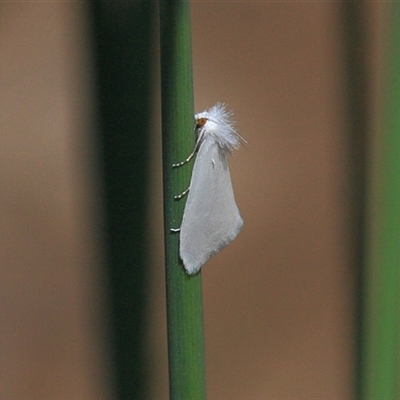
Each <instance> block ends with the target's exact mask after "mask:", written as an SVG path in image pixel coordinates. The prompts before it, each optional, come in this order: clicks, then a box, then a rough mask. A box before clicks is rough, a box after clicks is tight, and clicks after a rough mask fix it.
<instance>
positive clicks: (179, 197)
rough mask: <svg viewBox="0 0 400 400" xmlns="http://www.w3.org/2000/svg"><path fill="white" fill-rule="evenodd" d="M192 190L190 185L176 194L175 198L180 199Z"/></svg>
mask: <svg viewBox="0 0 400 400" xmlns="http://www.w3.org/2000/svg"><path fill="white" fill-rule="evenodd" d="M189 190H190V187H188V188H187V189H186V190H185V191H183V192H182V193H181V194H178V195H177V196H174V200H180V199H181V198H182V197H183V196H185V194H187V193H188V192H189Z"/></svg>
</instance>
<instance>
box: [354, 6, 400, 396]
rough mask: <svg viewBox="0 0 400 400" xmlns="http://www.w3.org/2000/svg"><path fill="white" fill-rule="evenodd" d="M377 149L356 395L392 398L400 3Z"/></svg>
mask: <svg viewBox="0 0 400 400" xmlns="http://www.w3.org/2000/svg"><path fill="white" fill-rule="evenodd" d="M390 9H391V11H392V13H391V16H390V18H391V24H390V28H389V36H388V44H389V45H388V47H387V48H388V52H389V53H388V55H387V56H388V57H387V68H386V71H385V72H386V76H385V82H384V83H385V92H384V93H385V96H384V104H383V121H382V123H381V126H382V135H381V138H380V142H381V143H380V146H379V147H380V149H379V150H380V152H379V155H378V156H377V157H376V162H375V163H374V170H373V174H374V182H373V190H372V204H371V212H372V213H371V214H372V215H371V220H370V227H371V229H370V235H369V239H368V245H369V246H368V253H367V256H368V260H367V261H368V262H367V275H366V288H365V292H366V295H367V297H366V302H365V319H364V334H363V338H364V341H363V353H364V354H363V365H362V372H363V373H362V380H361V385H362V387H361V399H362V400H376V399H385V400H391V399H393V400H395V399H399V398H400V393H399V387H400V385H399V380H400V368H399V366H400V365H399V362H400V360H399V352H400V348H399V339H400V111H399V110H400V8H399V7H398V5H397V4H393V5H391V6H390Z"/></svg>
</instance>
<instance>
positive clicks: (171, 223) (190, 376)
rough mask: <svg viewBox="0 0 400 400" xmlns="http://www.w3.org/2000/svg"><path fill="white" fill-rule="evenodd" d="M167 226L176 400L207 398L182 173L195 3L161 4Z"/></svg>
mask: <svg viewBox="0 0 400 400" xmlns="http://www.w3.org/2000/svg"><path fill="white" fill-rule="evenodd" d="M159 4H160V23H161V27H160V35H161V87H162V132H163V171H164V175H163V180H164V226H165V262H166V290H167V324H168V354H169V379H170V398H171V399H172V400H177V399H180V400H189V399H190V400H197V399H199V400H200V399H205V398H206V387H205V363H204V333H203V309H202V291H201V290H202V289H201V274H200V273H199V274H196V275H194V276H189V275H187V274H186V272H185V271H184V268H183V265H182V261H181V260H180V258H179V233H173V232H171V228H179V227H180V224H181V220H182V215H183V210H184V205H185V202H186V197H184V198H182V199H180V200H174V196H175V195H178V194H180V193H182V192H183V191H184V190H185V189H187V188H188V187H189V183H190V176H191V171H192V166H193V164H192V162H190V163H187V164H185V165H184V166H182V167H179V168H172V164H174V163H177V162H180V161H183V160H184V159H186V158H187V156H188V155H189V154H190V153H191V152H192V150H193V148H194V142H195V134H194V117H193V115H194V110H193V78H192V60H191V57H192V55H191V29H190V3H189V2H188V1H181V0H179V1H176V0H175V1H173V0H169V1H160V3H159Z"/></svg>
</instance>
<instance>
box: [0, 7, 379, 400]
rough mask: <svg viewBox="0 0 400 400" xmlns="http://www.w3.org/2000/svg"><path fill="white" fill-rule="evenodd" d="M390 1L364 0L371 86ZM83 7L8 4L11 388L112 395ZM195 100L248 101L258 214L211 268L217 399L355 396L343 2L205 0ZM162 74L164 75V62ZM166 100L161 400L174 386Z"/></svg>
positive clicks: (2, 86) (154, 391)
mask: <svg viewBox="0 0 400 400" xmlns="http://www.w3.org/2000/svg"><path fill="white" fill-rule="evenodd" d="M385 7H386V6H385V5H384V4H383V3H369V4H365V12H366V13H365V16H364V17H365V23H366V26H367V31H366V33H367V44H368V47H367V56H368V57H367V59H368V65H367V68H368V71H369V77H370V85H371V88H375V87H376V86H377V79H378V71H379V68H380V63H381V58H382V57H381V52H380V48H381V46H380V43H381V42H382V40H381V37H382V32H383V26H384V17H385ZM86 13H87V9H86V7H85V6H84V4H83V3H79V2H54V3H51V2H43V3H38V2H32V3H22V2H21V3H13V2H9V3H4V2H3V3H1V5H0V93H1V97H0V138H1V139H0V140H1V142H0V180H1V189H0V235H1V241H0V246H1V249H0V257H1V265H0V285H1V287H0V357H1V358H0V399H11V398H13V399H100V398H104V399H107V398H111V397H112V396H111V393H112V389H111V388H110V387H111V385H110V384H109V381H110V379H109V378H107V377H108V376H109V373H110V365H109V363H108V361H107V360H108V352H107V348H106V347H107V346H105V344H104V337H105V335H106V334H105V331H106V330H105V325H106V323H105V322H104V319H106V317H105V312H104V310H103V306H104V303H105V302H106V301H107V300H106V298H105V296H104V292H103V290H102V288H103V284H102V282H103V277H102V275H101V273H100V272H99V269H98V266H99V265H101V263H102V262H103V261H102V260H103V254H102V251H101V249H100V248H99V243H100V241H99V239H98V230H99V226H100V225H101V224H99V207H98V202H97V198H98V196H99V189H98V187H97V186H96V182H97V179H98V177H97V175H96V167H95V165H96V164H95V163H93V160H94V159H95V158H96V156H95V154H94V147H93V144H92V143H91V140H90V138H91V135H90V134H88V132H93V130H94V125H93V115H94V110H93V104H92V102H91V100H92V96H93V94H92V90H93V77H92V72H91V68H90V67H91V58H90V57H91V50H90V41H89V33H88V27H87V24H86V18H87V14H86ZM192 21H193V52H194V53H193V56H194V77H195V106H196V111H202V110H203V109H204V108H206V107H209V106H212V105H213V104H215V103H216V102H218V101H221V102H225V103H227V105H228V107H229V108H231V109H233V110H234V112H235V118H236V119H237V126H238V130H239V132H240V134H241V135H242V136H243V137H244V138H245V139H246V140H247V141H248V145H247V148H242V149H241V150H240V151H239V152H236V153H235V155H234V157H233V158H231V160H230V166H231V173H232V179H233V184H234V189H235V195H236V198H237V203H238V205H239V208H240V210H241V213H242V215H243V218H244V221H245V227H244V229H243V231H242V233H241V234H240V235H239V237H238V238H237V240H236V241H235V242H233V243H232V244H231V245H230V246H228V247H227V248H226V249H225V250H223V251H222V252H221V253H220V254H218V255H217V256H215V257H214V258H213V259H212V260H211V261H210V262H209V263H207V265H206V266H205V267H204V268H203V284H204V306H205V309H204V312H205V329H206V361H207V382H208V395H209V399H211V400H212V399H215V400H216V399H224V400H225V399H230V400H231V399H232V400H233V399H241V400H242V399H243V400H244V399H246V400H248V399H251V400H253V399H255V400H258V399H260V400H261V399H279V400H287V399H330V400H331V399H338V400H339V399H340V400H347V399H349V400H350V399H351V398H353V397H352V396H353V385H354V368H355V361H354V359H355V350H354V348H355V343H354V334H355V320H354V313H355V306H354V298H355V294H354V292H355V282H354V276H355V274H354V266H353V265H352V260H353V252H354V249H353V247H352V241H351V237H350V236H351V235H350V233H349V232H350V231H351V229H352V228H351V227H350V226H349V224H350V222H349V221H351V219H352V218H351V216H350V215H349V213H350V212H351V204H349V203H350V198H351V196H350V194H349V192H350V190H351V187H350V181H349V179H348V176H349V170H348V168H349V166H350V165H351V163H350V162H349V149H348V146H347V145H348V138H347V136H346V135H348V132H347V128H346V123H345V114H346V113H345V111H346V110H345V77H344V68H345V61H344V59H343V57H344V50H343V46H344V42H345V39H346V38H345V37H343V32H344V31H343V29H342V24H343V22H342V19H341V9H340V3H337V2H262V1H261V2H200V1H199V2H197V1H194V2H193V4H192ZM154 76H155V83H157V82H158V77H157V71H156V69H155V72H154ZM158 103H159V99H158V98H157V99H156V105H155V107H154V109H155V115H156V118H155V122H154V138H153V143H154V146H153V155H152V163H153V165H154V168H153V171H152V182H154V185H152V189H151V191H152V199H151V202H150V204H151V211H150V212H149V216H150V217H149V226H150V228H151V231H152V232H153V233H152V234H151V239H150V240H151V242H150V243H149V249H151V251H150V255H149V257H151V260H152V270H151V287H150V288H149V311H150V317H149V323H148V329H149V339H148V343H147V350H148V357H149V366H148V370H149V371H150V382H151V386H150V389H149V394H150V396H151V397H150V398H151V399H156V400H159V399H160V400H161V399H166V398H167V397H168V388H167V355H166V351H167V350H166V321H165V293H164V282H163V279H164V270H163V254H162V251H163V248H162V219H161V218H162V215H161V205H162V203H161V202H162V195H161V164H160V158H161V155H160V145H161V144H160V133H159V132H160V131H159V126H160V125H159V105H158Z"/></svg>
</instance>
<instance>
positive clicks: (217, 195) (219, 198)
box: [173, 103, 245, 274]
mask: <svg viewBox="0 0 400 400" xmlns="http://www.w3.org/2000/svg"><path fill="white" fill-rule="evenodd" d="M231 115H232V113H231V112H228V111H226V109H225V105H224V104H220V103H218V104H216V105H215V106H214V107H212V108H210V109H208V110H205V111H203V112H202V113H199V114H196V115H195V120H196V128H195V129H196V137H197V139H196V146H195V149H194V151H193V153H192V154H191V155H190V156H189V157H188V158H187V159H186V160H185V161H183V162H181V163H179V164H174V165H173V166H174V167H179V166H181V165H183V164H185V163H186V162H188V161H189V160H190V159H191V158H192V157H193V156H194V155H195V154H196V152H197V155H196V160H195V162H194V167H193V172H192V178H191V181H190V186H189V189H188V190H186V191H185V192H183V193H182V194H181V195H179V196H175V198H176V199H180V198H181V197H182V196H184V195H185V194H186V193H187V192H189V195H188V198H187V202H186V205H185V210H184V213H183V219H182V224H181V228H180V248H179V253H180V257H181V259H182V261H183V264H184V266H185V269H186V271H187V273H188V274H195V273H196V272H198V271H199V270H200V268H201V266H202V265H203V264H204V263H205V262H206V261H208V259H209V258H210V257H211V256H212V255H214V254H216V253H218V252H219V251H220V250H221V249H222V248H224V247H225V246H226V245H227V244H228V243H230V242H231V241H232V240H233V239H235V238H236V236H237V235H238V233H239V232H240V230H241V228H242V226H243V220H242V217H241V216H240V213H239V209H238V207H237V205H236V202H235V196H234V194H233V189H232V182H231V176H230V173H229V166H228V154H229V153H231V152H232V150H233V149H238V148H239V146H240V143H241V142H245V141H244V139H243V138H242V137H241V136H240V135H239V134H238V133H237V132H236V130H235V127H234V122H233V121H232V119H231ZM177 231H179V230H177Z"/></svg>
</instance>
